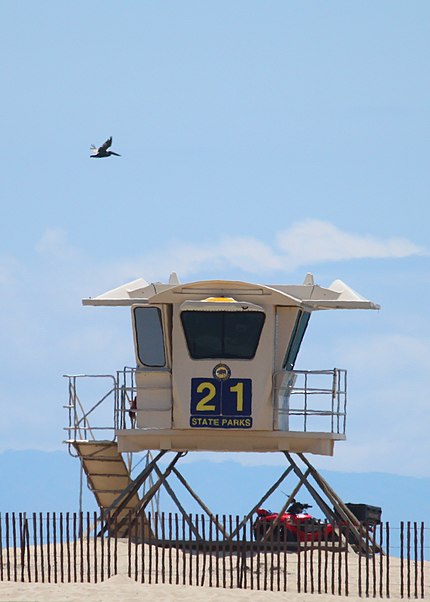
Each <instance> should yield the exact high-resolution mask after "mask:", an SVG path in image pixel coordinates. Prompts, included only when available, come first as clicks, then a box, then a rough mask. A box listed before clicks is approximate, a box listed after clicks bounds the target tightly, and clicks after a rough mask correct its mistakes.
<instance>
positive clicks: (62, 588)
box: [0, 575, 428, 602]
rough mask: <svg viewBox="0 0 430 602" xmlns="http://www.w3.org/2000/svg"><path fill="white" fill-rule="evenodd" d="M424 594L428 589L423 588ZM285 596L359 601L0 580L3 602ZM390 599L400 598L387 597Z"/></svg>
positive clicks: (118, 582)
mask: <svg viewBox="0 0 430 602" xmlns="http://www.w3.org/2000/svg"><path fill="white" fill-rule="evenodd" d="M427 595H428V590H427ZM287 596H288V600H289V602H311V601H312V602H315V600H316V601H320V602H325V601H326V600H333V598H334V597H335V598H336V599H338V600H339V601H341V600H349V601H350V602H354V601H358V600H362V599H363V598H360V597H358V596H355V595H353V596H348V597H346V596H332V595H331V594H309V593H308V594H297V593H291V592H287V593H286V592H271V591H255V590H252V591H250V590H240V589H223V588H209V587H197V586H187V585H147V584H141V583H137V582H135V581H134V580H132V579H130V578H128V577H125V576H121V575H116V576H114V577H111V578H110V579H108V580H106V581H104V582H103V583H97V584H94V583H84V584H81V583H70V584H41V583H39V584H33V583H11V582H3V583H0V600H1V601H2V602H3V601H14V600H16V601H24V600H25V601H26V602H31V601H33V600H34V601H35V602H36V601H39V600H40V601H42V600H47V601H52V602H54V601H57V600H58V601H62V600H64V601H66V602H75V601H81V600H87V601H89V602H102V601H103V602H105V601H108V602H127V601H128V600H130V601H132V600H146V601H147V602H155V601H160V600H163V601H166V602H220V601H226V602H229V601H233V600H234V601H237V602H246V601H249V602H263V601H264V602H271V601H273V602H280V601H281V600H285V598H286V597H287ZM391 599H400V597H399V596H391Z"/></svg>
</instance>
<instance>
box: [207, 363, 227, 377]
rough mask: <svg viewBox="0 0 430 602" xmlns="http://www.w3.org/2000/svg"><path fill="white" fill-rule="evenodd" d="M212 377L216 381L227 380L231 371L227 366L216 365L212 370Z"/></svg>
mask: <svg viewBox="0 0 430 602" xmlns="http://www.w3.org/2000/svg"><path fill="white" fill-rule="evenodd" d="M212 376H213V377H214V378H217V379H218V380H227V379H228V378H230V376H231V370H230V368H229V367H228V366H227V364H217V365H216V366H215V368H214V369H213V370H212Z"/></svg>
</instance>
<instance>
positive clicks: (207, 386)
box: [190, 378, 252, 429]
mask: <svg viewBox="0 0 430 602" xmlns="http://www.w3.org/2000/svg"><path fill="white" fill-rule="evenodd" d="M251 414H252V380H251V379H250V378H230V379H228V380H223V381H220V380H218V379H215V378H192V379H191V408H190V427H192V428H224V429H228V428H235V429H249V428H251V427H252V416H251Z"/></svg>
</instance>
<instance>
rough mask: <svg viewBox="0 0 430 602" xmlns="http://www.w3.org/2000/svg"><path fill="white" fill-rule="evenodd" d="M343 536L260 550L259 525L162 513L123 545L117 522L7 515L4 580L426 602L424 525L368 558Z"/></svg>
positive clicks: (381, 531)
mask: <svg viewBox="0 0 430 602" xmlns="http://www.w3.org/2000/svg"><path fill="white" fill-rule="evenodd" d="M148 521H149V525H150V526H151V528H150V529H148ZM363 527H365V526H363ZM336 532H337V534H338V537H337V538H335V539H333V540H331V541H328V542H325V541H322V540H321V539H316V540H314V541H307V542H306V541H304V542H300V543H298V542H291V541H285V540H283V539H281V536H280V534H279V532H278V534H277V535H273V536H272V537H270V538H269V539H268V540H267V541H256V540H255V538H254V535H253V530H252V525H251V524H250V523H249V522H248V523H246V524H244V525H243V524H242V521H241V519H240V518H239V517H233V516H217V517H212V518H209V517H208V516H207V515H185V516H183V515H178V514H164V513H160V514H158V513H157V514H155V515H152V516H151V514H147V515H146V518H145V520H140V519H139V517H137V519H136V517H134V516H130V517H129V521H128V535H127V537H122V538H120V537H118V536H117V535H116V520H115V518H112V517H110V516H105V517H104V519H103V521H101V520H100V517H99V515H98V514H96V513H91V514H90V513H55V512H54V513H47V514H41V513H37V514H36V513H33V514H24V513H6V514H4V515H0V581H21V582H42V583H77V582H92V583H97V582H99V581H104V580H106V579H109V578H110V577H112V576H113V575H118V574H122V575H127V576H128V577H130V578H131V579H134V580H136V581H138V582H141V583H147V584H155V585H156V584H159V583H168V584H172V585H175V584H177V585H179V584H181V585H190V586H208V587H220V588H242V589H254V590H270V591H284V592H304V593H327V594H331V595H343V596H348V595H358V596H363V597H364V596H366V597H369V596H372V597H391V596H393V597H397V596H400V597H404V598H406V597H407V598H424V597H425V596H426V594H427V593H428V588H427V586H426V582H428V580H429V578H430V563H429V562H428V561H426V560H425V558H426V551H427V548H426V547H425V533H426V528H425V526H424V524H423V523H416V522H402V523H400V525H399V527H392V526H390V524H389V523H382V524H380V525H377V526H376V527H373V529H372V530H371V537H370V539H368V540H366V543H365V545H364V547H362V548H361V553H357V552H356V551H354V549H353V546H351V542H350V541H349V539H348V538H349V536H348V532H347V531H346V530H345V529H342V528H341V527H340V528H339V529H336ZM228 534H232V535H228Z"/></svg>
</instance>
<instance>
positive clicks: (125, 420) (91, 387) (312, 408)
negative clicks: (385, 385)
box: [64, 367, 346, 441]
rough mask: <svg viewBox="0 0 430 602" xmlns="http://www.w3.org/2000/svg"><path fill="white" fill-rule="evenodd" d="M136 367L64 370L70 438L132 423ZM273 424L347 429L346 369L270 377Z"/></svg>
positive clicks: (110, 432)
mask: <svg viewBox="0 0 430 602" xmlns="http://www.w3.org/2000/svg"><path fill="white" fill-rule="evenodd" d="M135 375H136V368H130V367H125V368H124V369H123V370H120V371H118V372H117V373H116V375H115V376H114V375H111V374H100V375H93V374H79V375H65V377H66V378H67V379H68V390H69V400H68V404H67V405H66V406H64V407H65V408H66V409H67V411H68V426H67V427H66V428H65V430H66V431H67V433H68V437H67V440H68V441H76V440H91V439H92V440H96V439H97V438H99V435H100V434H101V433H102V434H103V437H102V438H104V439H106V438H107V439H111V440H114V439H115V431H116V430H118V429H130V428H136V420H134V417H135V416H136V413H137V412H139V411H143V410H139V409H138V408H136V407H135V403H134V401H135V398H136V395H137V386H136V378H135ZM273 399H274V412H273V415H274V429H275V430H279V431H299V432H328V433H337V434H342V435H343V434H345V427H346V370H340V369H337V368H335V369H333V370H293V371H288V372H286V371H285V370H282V371H279V372H276V373H275V374H274V378H273Z"/></svg>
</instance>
